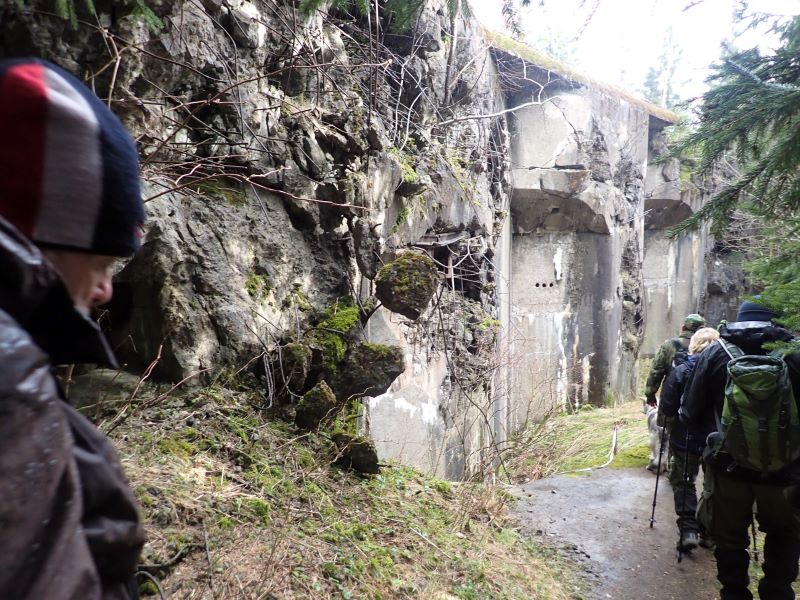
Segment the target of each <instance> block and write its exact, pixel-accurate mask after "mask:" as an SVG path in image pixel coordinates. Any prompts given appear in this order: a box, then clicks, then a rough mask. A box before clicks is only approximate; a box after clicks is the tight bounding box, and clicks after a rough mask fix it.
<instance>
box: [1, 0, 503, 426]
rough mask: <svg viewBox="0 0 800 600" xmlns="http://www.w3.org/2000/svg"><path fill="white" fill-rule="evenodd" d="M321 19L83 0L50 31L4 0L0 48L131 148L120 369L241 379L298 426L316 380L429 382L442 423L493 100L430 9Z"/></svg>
mask: <svg viewBox="0 0 800 600" xmlns="http://www.w3.org/2000/svg"><path fill="white" fill-rule="evenodd" d="M338 4H339V5H342V6H345V7H346V8H341V9H331V8H329V7H328V6H327V5H323V6H322V8H321V9H320V10H317V11H312V12H310V13H309V14H304V13H302V12H300V11H299V10H298V7H297V5H296V3H295V2H292V1H289V0H287V1H282V0H256V1H253V2H249V1H243V0H226V1H220V0H203V1H202V2H201V1H199V0H194V1H187V2H158V1H154V2H146V3H143V2H140V1H138V0H136V1H123V2H113V3H112V2H104V1H102V0H101V1H97V2H95V3H94V7H95V11H96V12H94V13H90V12H89V11H88V10H87V9H86V7H85V6H84V5H83V4H82V3H81V2H77V3H75V4H74V6H75V8H76V9H77V20H76V22H75V23H74V24H72V25H71V24H70V23H69V22H68V21H67V20H65V19H63V18H61V17H60V16H59V15H58V14H56V12H57V11H56V5H55V4H54V3H53V2H46V1H31V2H25V3H21V4H20V3H17V2H15V1H12V0H9V1H6V2H3V3H2V5H0V6H2V8H0V19H2V24H3V25H2V30H0V54H2V55H3V56H15V55H38V56H42V57H44V58H48V59H51V60H53V61H55V62H57V63H59V64H61V65H62V66H64V67H65V68H67V69H68V70H70V71H72V72H73V73H75V74H77V75H79V76H80V77H82V78H83V79H85V80H86V83H87V85H89V86H90V87H92V88H93V89H94V90H95V91H96V93H97V94H98V95H99V96H100V97H101V98H104V99H107V101H108V103H109V105H110V106H111V107H112V109H113V110H114V111H115V112H116V113H117V114H118V115H119V116H120V118H121V119H122V120H123V122H124V123H125V124H126V125H127V126H128V128H129V129H130V131H131V132H132V133H133V134H134V136H135V138H136V140H137V142H138V144H139V148H140V153H141V159H142V178H143V181H144V183H145V196H146V207H147V213H148V221H147V224H146V229H145V236H144V240H143V250H142V252H141V253H140V254H139V255H138V256H136V257H135V258H134V259H133V260H132V261H131V262H129V263H128V264H127V265H126V266H125V267H124V269H122V270H121V272H120V273H118V275H117V277H116V281H115V297H114V300H113V301H112V304H111V305H110V306H109V307H108V311H107V313H106V314H105V317H104V323H105V324H106V326H107V328H108V330H109V333H110V335H111V337H112V339H113V340H114V342H115V346H116V349H117V353H118V355H119V356H120V358H121V359H122V361H123V362H124V363H125V364H126V368H128V369H130V370H132V371H133V372H138V373H141V372H143V371H145V370H147V371H148V372H152V376H153V377H155V378H160V379H164V380H170V381H186V382H188V383H192V382H209V381H212V380H219V378H220V377H223V378H227V380H230V379H231V378H232V377H234V376H235V377H249V376H252V377H257V378H258V384H257V385H261V386H263V389H264V406H265V407H269V408H270V410H279V411H280V412H281V413H282V414H284V416H286V415H288V416H289V417H290V418H291V417H292V416H293V415H294V418H296V419H298V421H303V422H305V419H306V417H307V416H308V414H309V413H308V411H306V412H304V413H303V414H304V415H305V416H298V415H295V412H296V410H297V406H298V405H300V404H301V403H302V402H304V401H305V399H304V396H306V395H307V394H310V393H311V392H312V390H316V391H315V392H314V393H315V396H314V397H319V388H318V385H319V384H320V383H321V382H323V381H324V382H325V383H326V385H327V386H328V387H329V388H332V390H333V392H334V394H335V395H336V399H335V401H333V402H334V404H336V405H339V406H340V407H341V406H345V405H348V406H349V404H348V403H349V402H350V401H352V400H353V399H354V398H355V399H357V398H360V397H363V396H378V395H379V394H380V393H382V392H383V391H385V390H386V389H387V387H388V386H389V384H390V383H391V382H392V381H393V380H394V379H395V378H396V377H397V376H398V374H399V373H401V372H403V371H405V372H406V373H407V374H417V375H419V373H420V371H425V372H428V371H433V372H435V373H437V375H436V376H435V377H433V379H437V380H436V381H433V379H431V381H432V383H431V385H433V386H434V387H435V388H438V387H440V386H442V385H447V386H449V389H450V392H449V394H450V396H452V398H453V402H454V405H453V406H452V408H451V414H452V415H455V416H453V418H457V415H458V409H457V405H458V404H459V402H460V401H459V400H458V398H459V397H473V398H475V397H477V398H481V399H482V400H481V401H483V400H485V399H486V398H487V397H488V394H489V387H490V386H489V385H488V384H487V377H489V376H488V375H487V373H489V371H490V370H491V368H492V366H491V362H492V356H493V355H494V336H495V333H496V330H497V325H496V324H497V323H498V321H497V319H496V316H497V295H496V291H495V268H494V264H493V260H492V259H493V256H494V253H495V243H496V240H497V238H498V236H499V230H500V227H501V225H502V222H503V219H505V218H506V215H507V213H506V212H505V210H506V209H505V206H506V193H507V181H506V157H507V154H508V152H507V134H506V129H505V121H504V120H503V119H501V118H499V117H493V118H492V117H488V116H487V115H491V114H492V113H495V112H498V111H499V110H501V109H502V108H503V99H502V95H501V94H500V93H499V91H498V88H497V85H496V77H495V76H494V71H493V65H492V62H491V59H490V58H489V55H488V51H487V44H486V42H485V41H484V40H483V37H482V36H481V35H480V33H479V32H478V31H477V29H476V27H475V25H474V23H472V22H470V21H467V20H465V19H463V18H462V16H461V15H450V14H449V13H448V12H447V10H446V7H445V3H444V2H429V3H426V6H425V7H424V9H423V10H422V11H421V12H420V13H419V14H417V15H415V19H414V21H413V22H407V23H401V22H398V20H397V15H394V14H392V13H387V14H384V13H380V14H379V15H378V19H377V20H376V19H375V15H374V14H369V13H368V14H364V13H362V12H360V11H359V10H358V8H357V6H356V4H357V3H353V4H352V5H348V4H347V3H338ZM454 44H455V47H454ZM451 47H454V50H456V51H454V52H451V51H450V48H451ZM415 248H416V250H414V249H415ZM409 253H410V254H409ZM408 256H412V257H413V256H417V257H418V258H419V257H420V256H422V257H424V258H425V264H424V265H423V268H422V270H419V269H418V268H411V269H408V268H406V269H405V270H404V269H403V268H402V267H403V265H404V264H405V265H406V267H407V266H408V264H409V262H410V263H414V261H409V260H405V263H404V262H403V260H401V261H400V262H396V259H398V258H400V259H403V257H406V259H407V257H408ZM398 265H400V266H399V267H398ZM417 266H418V265H417ZM382 279H383V282H384V283H383V286H382V288H381V286H380V285H376V284H377V283H380V281H381V280H382ZM387 282H388V283H387ZM426 282H427V283H426ZM432 297H433V300H431V298H432ZM387 307H388V308H387ZM370 340H371V341H373V342H374V341H378V342H380V344H375V343H372V344H370V343H369V341H370ZM431 365H434V368H433V369H431ZM376 370H377V371H379V373H378V374H376V373H375V371H376ZM443 381H444V382H445V383H443ZM309 401H310V400H309ZM323 406H324V404H323ZM350 410H351V412H352V411H355V413H360V412H361V411H360V409H359V408H358V407H357V406H356V407H355V408H354V407H352V406H350ZM438 410H439V409H434V411H435V412H437V411H438ZM442 410H444V409H442ZM310 412H311V413H314V410H311V411H310ZM317 412H318V411H317ZM325 414H326V413H325V411H322V413H320V415H319V418H322V416H324V415H325ZM350 416H354V415H353V414H351V415H350ZM433 417H434V420H435V418H436V415H434V416H433ZM318 421H319V419H317V420H316V422H318ZM313 424H314V419H312V425H313Z"/></svg>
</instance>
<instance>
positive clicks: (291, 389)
mask: <svg viewBox="0 0 800 600" xmlns="http://www.w3.org/2000/svg"><path fill="white" fill-rule="evenodd" d="M311 361H312V351H311V348H310V347H308V346H307V345H306V344H301V343H299V342H290V343H288V344H286V345H285V346H283V347H282V348H281V350H280V353H279V354H278V355H277V356H276V357H275V360H274V361H273V364H272V374H273V375H272V377H273V381H274V382H275V388H276V393H277V396H278V399H279V400H281V401H283V402H286V401H288V400H289V399H290V398H291V395H292V394H302V393H303V390H305V389H306V380H307V379H308V375H309V371H310V370H311ZM311 383H312V382H309V383H308V385H311Z"/></svg>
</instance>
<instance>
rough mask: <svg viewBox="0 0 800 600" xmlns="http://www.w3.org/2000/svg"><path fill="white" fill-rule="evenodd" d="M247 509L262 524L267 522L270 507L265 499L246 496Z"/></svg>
mask: <svg viewBox="0 0 800 600" xmlns="http://www.w3.org/2000/svg"><path fill="white" fill-rule="evenodd" d="M246 506H247V509H248V510H249V511H250V513H251V515H252V516H253V517H255V519H256V521H260V522H262V523H263V524H264V525H268V524H269V521H270V519H269V515H270V512H271V511H270V507H269V504H267V502H266V501H265V500H262V499H261V498H248V499H247V503H246Z"/></svg>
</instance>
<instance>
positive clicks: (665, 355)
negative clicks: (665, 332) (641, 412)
mask: <svg viewBox="0 0 800 600" xmlns="http://www.w3.org/2000/svg"><path fill="white" fill-rule="evenodd" d="M692 334H693V332H691V331H681V334H680V336H678V337H676V338H672V339H669V340H666V341H664V343H663V344H661V346H659V348H658V351H657V352H656V355H655V356H654V357H653V364H652V365H651V366H650V373H648V375H647V381H646V382H645V386H644V393H645V396H652V395H655V393H656V392H657V391H658V388H660V387H661V383H662V382H663V381H664V380H665V379H666V378H667V377H669V374H670V372H671V371H672V359H674V358H675V353H676V352H677V348H676V347H675V346H676V345H680V346H682V347H683V348H684V349H686V350H688V349H689V340H690V339H691V337H692Z"/></svg>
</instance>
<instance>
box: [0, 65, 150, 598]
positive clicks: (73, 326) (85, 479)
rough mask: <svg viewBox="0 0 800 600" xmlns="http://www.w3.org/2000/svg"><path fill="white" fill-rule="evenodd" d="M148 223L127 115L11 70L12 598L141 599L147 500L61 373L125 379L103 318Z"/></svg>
mask: <svg viewBox="0 0 800 600" xmlns="http://www.w3.org/2000/svg"><path fill="white" fill-rule="evenodd" d="M143 221H144V208H143V205H142V200H141V195H140V191H139V164H138V155H137V151H136V146H135V144H134V142H133V139H132V138H131V137H130V135H129V134H128V133H127V131H126V130H125V128H124V127H123V126H122V124H121V123H120V121H119V120H118V119H117V118H116V117H115V116H114V114H113V113H112V112H111V111H110V110H109V109H108V108H107V107H106V106H105V105H104V104H103V103H102V102H101V101H100V100H99V98H97V97H96V96H95V95H94V94H93V93H92V92H91V91H90V90H89V89H88V88H86V87H85V86H84V85H83V84H82V83H81V82H80V81H78V80H77V79H76V78H74V77H73V76H72V75H70V74H69V73H67V72H66V71H64V70H62V69H60V68H58V67H57V66H55V65H53V64H51V63H48V62H45V61H42V60H36V59H14V60H2V61H0V282H1V283H0V598H15V599H19V600H24V599H30V600H34V599H37V600H38V599H47V600H60V599H64V600H66V599H81V600H94V599H108V600H111V599H115V600H117V599H119V600H124V599H128V598H133V597H135V596H136V590H135V584H134V582H133V575H134V572H135V568H136V564H137V561H138V558H139V552H140V550H141V547H142V544H143V543H144V534H143V529H142V525H141V521H140V518H139V515H138V510H137V507H136V502H135V500H134V496H133V494H132V492H131V490H130V488H129V486H128V484H127V481H126V479H125V476H124V473H123V471H122V468H121V466H120V463H119V459H118V457H117V455H116V452H115V451H114V449H113V447H112V446H111V444H110V442H109V441H108V440H107V439H106V438H105V437H104V436H103V435H102V434H101V433H100V432H99V431H98V430H97V428H96V427H95V426H94V425H92V424H91V423H90V422H89V421H88V420H86V419H85V418H84V417H83V416H81V415H80V414H78V412H77V411H75V410H74V409H73V408H72V407H71V406H70V405H69V403H68V402H67V400H66V398H65V397H64V394H63V392H62V391H61V388H60V386H59V383H58V381H57V379H56V378H55V377H54V376H53V367H54V366H57V365H64V364H75V363H95V364H101V365H104V366H107V367H112V368H113V367H116V361H115V359H114V356H113V354H112V353H111V350H110V348H109V346H108V343H107V342H106V340H105V338H104V337H103V335H102V333H101V332H100V330H99V328H98V327H97V325H96V324H95V323H94V322H93V321H92V320H91V319H90V318H89V311H90V309H91V308H92V307H94V306H97V305H100V304H103V303H105V302H107V301H108V300H109V299H110V298H111V293H112V287H111V269H112V265H113V263H114V261H115V260H117V259H118V258H120V257H129V256H131V255H133V254H134V253H135V252H136V250H137V249H138V248H139V246H140V231H141V226H142V223H143Z"/></svg>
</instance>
